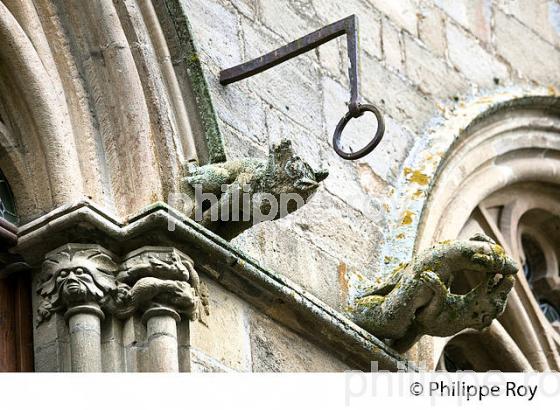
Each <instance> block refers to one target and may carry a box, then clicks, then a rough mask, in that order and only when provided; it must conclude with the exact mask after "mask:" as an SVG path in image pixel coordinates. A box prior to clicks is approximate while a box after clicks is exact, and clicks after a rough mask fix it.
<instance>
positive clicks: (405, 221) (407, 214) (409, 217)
mask: <svg viewBox="0 0 560 410" xmlns="http://www.w3.org/2000/svg"><path fill="white" fill-rule="evenodd" d="M413 217H414V212H412V211H411V210H409V209H407V210H406V211H404V213H403V217H402V220H401V224H402V225H410V224H411V223H412V221H413Z"/></svg>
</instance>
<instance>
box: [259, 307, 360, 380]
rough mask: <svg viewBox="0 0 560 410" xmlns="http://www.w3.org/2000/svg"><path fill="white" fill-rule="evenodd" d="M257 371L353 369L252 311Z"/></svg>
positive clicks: (334, 370)
mask: <svg viewBox="0 0 560 410" xmlns="http://www.w3.org/2000/svg"><path fill="white" fill-rule="evenodd" d="M250 329H251V330H250V331H251V353H252V357H253V367H252V370H253V371H254V372H343V371H345V370H350V368H349V367H348V365H346V364H344V363H343V362H341V361H340V360H339V359H338V358H337V357H336V356H334V355H333V354H332V353H330V352H327V351H325V350H323V349H321V348H319V347H317V346H315V345H314V344H312V343H310V342H308V341H307V340H305V339H303V338H302V337H301V336H299V335H297V334H296V333H294V332H292V331H290V330H288V329H286V328H284V327H283V326H281V325H279V324H277V323H276V322H274V321H272V320H271V319H269V318H268V317H266V316H264V315H263V314H261V313H260V312H257V311H254V310H253V311H251V314H250Z"/></svg>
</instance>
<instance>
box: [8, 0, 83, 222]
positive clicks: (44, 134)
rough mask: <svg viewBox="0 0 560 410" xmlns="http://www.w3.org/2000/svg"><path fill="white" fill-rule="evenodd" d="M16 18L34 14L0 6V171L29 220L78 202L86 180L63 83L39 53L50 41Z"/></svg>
mask: <svg viewBox="0 0 560 410" xmlns="http://www.w3.org/2000/svg"><path fill="white" fill-rule="evenodd" d="M18 18H19V20H20V21H21V20H22V19H23V20H25V21H27V22H29V20H30V19H32V18H33V11H32V10H30V9H29V10H28V9H27V7H26V6H25V5H23V4H22V5H20V6H17V7H16V6H15V5H14V4H12V5H11V9H10V8H9V7H8V5H6V4H4V3H0V44H2V47H0V168H1V169H2V170H3V172H4V173H5V174H6V177H7V179H8V180H9V181H10V183H11V186H12V189H13V191H14V195H15V197H16V200H17V202H18V209H19V210H20V212H21V215H22V216H23V217H24V218H25V217H28V216H29V217H31V216H35V215H33V214H34V213H37V210H49V209H52V208H53V207H54V206H58V205H61V204H63V203H65V202H67V201H69V200H73V199H75V198H77V197H79V195H80V192H81V190H82V176H81V173H80V166H79V161H78V153H77V151H76V147H75V143H74V139H73V136H72V129H71V124H70V121H69V118H68V112H67V106H66V102H65V101H64V92H63V89H62V85H61V83H60V79H59V78H58V76H56V75H55V71H54V70H52V69H51V70H48V69H47V67H48V65H47V64H45V61H43V60H42V59H41V57H40V56H39V53H38V50H41V49H42V48H43V49H44V48H45V47H48V46H47V45H46V40H45V39H44V37H41V32H40V31H39V30H34V31H29V30H28V31H27V32H26V30H25V29H24V27H23V26H22V25H21V24H20V21H18ZM43 51H44V50H43ZM53 66H54V64H53Z"/></svg>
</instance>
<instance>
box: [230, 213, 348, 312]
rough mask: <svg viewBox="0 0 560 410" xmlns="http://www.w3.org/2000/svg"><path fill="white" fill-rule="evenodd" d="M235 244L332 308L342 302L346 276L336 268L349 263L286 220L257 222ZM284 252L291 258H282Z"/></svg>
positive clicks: (340, 306)
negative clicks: (285, 221) (311, 239)
mask: <svg viewBox="0 0 560 410" xmlns="http://www.w3.org/2000/svg"><path fill="white" fill-rule="evenodd" d="M279 222H280V221H279ZM234 244H235V245H236V246H239V247H241V248H243V250H244V251H246V252H247V254H248V255H250V256H251V257H252V258H254V259H256V260H257V261H259V263H260V264H262V266H265V267H266V268H268V269H271V270H273V271H274V272H278V273H280V274H282V275H284V276H286V277H287V278H289V279H291V280H293V281H294V282H295V283H297V284H298V285H300V286H301V287H302V288H303V289H305V290H306V291H308V292H309V293H311V294H312V295H314V296H316V297H318V298H319V299H320V300H322V301H323V302H325V303H327V304H328V305H330V306H332V307H333V308H335V309H342V308H343V307H344V306H345V299H346V294H345V292H344V287H345V282H344V281H345V279H344V278H343V277H342V276H341V275H339V272H338V267H339V265H340V264H343V265H344V266H346V265H348V264H349V263H350V260H349V259H348V258H346V257H345V256H344V255H339V257H335V256H333V255H330V254H327V253H326V252H325V251H324V250H323V249H321V248H319V247H317V246H316V245H315V244H314V243H313V242H311V241H309V240H308V239H307V238H305V237H303V236H302V235H301V234H300V233H299V232H298V231H297V230H295V229H294V228H293V227H291V226H290V225H288V224H286V223H276V222H265V223H263V224H260V225H258V226H256V227H255V228H253V229H251V230H250V231H247V232H246V233H244V234H242V235H241V236H239V237H238V238H236V239H235V240H234ZM284 253H289V254H290V255H291V258H290V259H286V258H283V257H282V255H283V254H284Z"/></svg>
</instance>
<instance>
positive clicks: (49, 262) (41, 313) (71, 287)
mask: <svg viewBox="0 0 560 410" xmlns="http://www.w3.org/2000/svg"><path fill="white" fill-rule="evenodd" d="M116 272H117V265H116V264H115V263H114V261H113V257H112V255H111V254H110V253H109V252H108V251H107V250H105V249H103V248H101V247H100V246H97V245H83V244H68V245H65V246H63V247H61V248H58V249H56V250H55V251H53V252H51V253H49V254H48V255H47V256H46V257H45V261H44V263H43V267H42V275H43V280H42V281H41V283H40V285H39V289H38V292H39V295H40V296H41V297H42V299H41V302H40V305H39V308H38V311H37V316H38V325H39V326H40V325H41V324H42V323H43V322H44V321H46V320H48V319H50V317H51V316H52V315H53V314H54V313H64V318H65V320H66V321H67V322H68V326H69V329H68V330H69V334H70V350H71V354H70V357H71V369H72V371H73V372H100V371H102V365H101V363H102V361H101V321H102V320H103V319H104V317H105V315H104V313H103V311H102V309H101V305H103V304H105V303H106V300H107V299H108V298H107V296H108V294H109V293H112V292H115V291H116V288H117V286H116V281H115V275H116Z"/></svg>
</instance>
